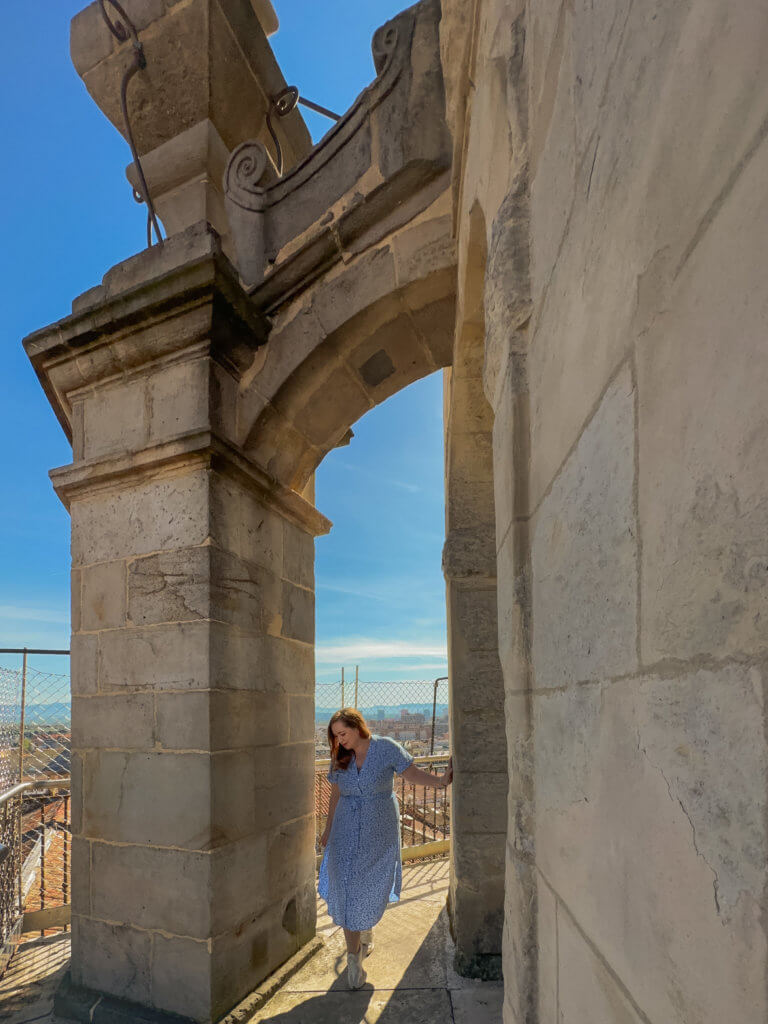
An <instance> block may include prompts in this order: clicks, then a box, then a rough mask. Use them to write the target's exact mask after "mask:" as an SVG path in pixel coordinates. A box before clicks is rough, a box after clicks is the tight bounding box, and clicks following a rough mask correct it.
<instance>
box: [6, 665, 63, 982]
mask: <svg viewBox="0 0 768 1024" xmlns="http://www.w3.org/2000/svg"><path fill="white" fill-rule="evenodd" d="M67 653H68V652H67V651H32V650H23V649H22V650H18V651H17V650H6V649H4V650H3V651H2V652H0V654H2V655H13V654H21V655H22V657H23V660H22V665H21V667H20V668H0V974H1V973H2V971H3V970H4V968H5V966H6V965H7V963H8V960H9V959H10V957H11V955H12V953H13V950H14V948H15V943H16V941H18V937H19V935H20V934H21V932H22V931H30V930H38V929H39V931H40V933H41V934H43V935H44V934H47V933H48V932H49V931H51V930H52V929H58V928H60V927H66V926H67V922H68V921H69V906H68V904H69V901H70V897H69V892H70V852H71V828H70V795H69V785H70V782H69V775H70V753H71V698H70V684H69V676H68V675H66V674H64V673H57V672H44V671H42V670H41V669H38V668H33V667H32V666H31V665H29V664H28V655H30V654H32V655H37V654H41V655H42V654H57V655H65V654H67Z"/></svg>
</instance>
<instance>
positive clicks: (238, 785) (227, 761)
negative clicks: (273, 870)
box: [209, 748, 264, 844]
mask: <svg viewBox="0 0 768 1024" xmlns="http://www.w3.org/2000/svg"><path fill="white" fill-rule="evenodd" d="M259 749H264V748H259ZM257 752H258V751H255V752H254V751H250V750H224V751H219V752H218V753H216V754H215V755H214V756H213V757H212V758H211V805H210V810H209V813H210V815H211V827H212V830H213V834H214V835H215V837H216V842H217V843H219V844H221V843H223V842H227V843H231V842H234V841H235V840H237V839H241V838H242V837H243V836H249V835H251V834H252V833H253V832H254V830H255V829H256V828H257V827H258V824H259V821H258V815H259V813H260V810H261V806H260V804H261V801H260V799H259V794H258V790H257V788H256V787H255V786H254V754H255V753H257Z"/></svg>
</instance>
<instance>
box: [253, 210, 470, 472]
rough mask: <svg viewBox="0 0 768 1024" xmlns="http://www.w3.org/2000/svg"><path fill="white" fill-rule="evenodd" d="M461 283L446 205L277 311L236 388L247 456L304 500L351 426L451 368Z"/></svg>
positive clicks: (340, 269)
mask: <svg viewBox="0 0 768 1024" xmlns="http://www.w3.org/2000/svg"><path fill="white" fill-rule="evenodd" d="M455 278H456V271H455V245H454V241H453V239H452V237H451V218H450V213H449V212H448V210H447V196H443V197H441V198H440V199H439V200H437V201H436V202H435V203H434V204H433V205H432V206H431V207H430V208H428V209H427V210H426V211H425V213H424V214H423V215H422V217H420V218H419V219H418V221H417V222H416V223H411V224H409V225H408V226H407V227H406V228H404V229H403V230H402V231H400V232H396V233H395V234H393V235H392V236H391V237H390V238H389V239H388V240H387V242H386V244H382V245H379V246H377V247H375V248H373V249H371V250H369V251H367V252H365V253H363V254H362V255H360V256H359V257H358V258H357V259H354V260H352V261H351V262H350V263H348V264H342V265H341V266H340V267H339V269H338V270H337V271H336V272H335V273H333V274H331V275H329V276H327V277H324V278H322V279H321V280H319V281H318V282H316V283H314V284H313V285H312V286H311V287H309V288H308V289H307V290H306V291H305V292H304V293H303V294H302V295H301V296H300V298H299V299H297V300H294V301H292V302H289V303H286V304H285V305H284V306H283V307H281V308H279V309H278V310H276V312H275V317H274V327H273V330H272V333H271V335H270V341H269V344H268V345H267V346H265V347H264V348H263V349H262V350H261V351H260V352H259V353H257V356H256V360H255V362H254V367H252V369H251V371H250V372H249V373H248V374H246V375H245V376H244V378H243V380H242V382H241V386H240V394H239V398H238V429H239V432H240V437H241V444H242V446H243V449H244V450H245V451H246V452H247V454H248V455H249V457H251V458H252V459H254V461H256V462H257V463H259V464H260V465H261V466H262V467H263V468H264V469H265V470H266V471H267V472H268V473H269V474H270V475H271V476H273V477H274V478H276V479H277V480H279V481H280V482H281V483H282V484H284V485H285V486H287V487H289V488H291V489H293V490H297V491H299V492H300V491H302V490H303V488H304V486H305V485H306V483H307V481H308V479H309V478H310V477H311V475H312V474H313V473H314V471H315V469H316V468H317V466H318V465H319V464H320V462H321V461H322V459H323V458H324V457H325V455H327V453H328V452H329V451H331V450H332V449H333V448H335V447H336V446H337V445H338V444H339V443H340V442H342V441H343V440H344V438H345V436H347V435H348V432H349V430H350V428H351V427H352V425H353V424H354V422H355V421H356V420H358V419H359V418H360V417H361V416H363V415H364V414H365V413H366V412H368V410H369V409H372V408H373V407H374V406H375V405H378V404H379V403H380V402H382V401H384V400H385V399H386V398H388V397H389V396H390V395H393V394H394V393H395V392H396V391H399V390H401V389H402V388H404V387H406V386H407V385H408V384H411V383H413V382H414V381H416V380H419V379H420V378H422V377H425V376H427V375H428V374H430V373H434V372H435V371H436V370H439V369H442V368H443V367H445V366H448V365H450V363H451V360H452V357H453V351H452V349H453V327H454V319H455Z"/></svg>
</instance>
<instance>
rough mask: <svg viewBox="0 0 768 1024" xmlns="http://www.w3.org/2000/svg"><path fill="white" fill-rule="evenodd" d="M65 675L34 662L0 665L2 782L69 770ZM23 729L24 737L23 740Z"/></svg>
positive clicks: (48, 776) (64, 774)
mask: <svg viewBox="0 0 768 1024" xmlns="http://www.w3.org/2000/svg"><path fill="white" fill-rule="evenodd" d="M71 730H72V718H71V699H70V685H69V676H68V675H65V674H63V673H58V672H43V671H41V670H40V669H37V668H32V666H24V667H22V668H19V669H9V668H0V786H1V787H2V790H5V789H7V788H8V787H9V786H11V785H12V784H13V783H14V782H19V781H21V780H22V779H34V780H38V779H62V778H67V777H68V776H69V773H70V754H71ZM22 734H23V739H22Z"/></svg>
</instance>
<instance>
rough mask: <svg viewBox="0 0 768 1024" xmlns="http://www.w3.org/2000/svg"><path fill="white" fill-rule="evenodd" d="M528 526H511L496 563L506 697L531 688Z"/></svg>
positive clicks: (500, 659)
mask: <svg viewBox="0 0 768 1024" xmlns="http://www.w3.org/2000/svg"><path fill="white" fill-rule="evenodd" d="M527 559H528V524H527V523H514V524H512V526H511V527H510V529H509V530H508V532H507V533H506V535H505V537H504V539H503V541H502V544H501V547H500V548H499V552H498V556H497V559H496V572H497V577H496V593H497V610H498V638H499V639H498V644H499V650H498V657H499V661H500V663H501V666H502V672H503V674H504V687H505V690H506V692H507V694H510V693H519V692H521V691H523V690H526V689H528V687H529V685H530V677H531V666H530V648H531V607H530V592H531V585H530V569H529V566H528V561H527Z"/></svg>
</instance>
